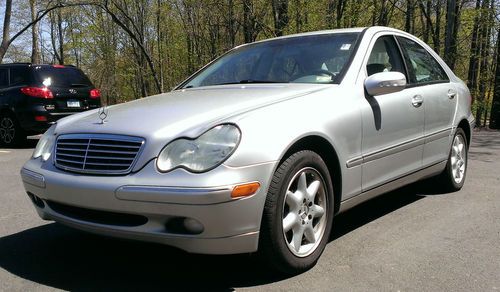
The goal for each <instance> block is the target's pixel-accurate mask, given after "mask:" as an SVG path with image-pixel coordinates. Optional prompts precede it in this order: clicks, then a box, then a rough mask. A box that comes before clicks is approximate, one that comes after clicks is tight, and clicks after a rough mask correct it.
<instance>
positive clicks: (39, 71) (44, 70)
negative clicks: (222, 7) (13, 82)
mask: <svg viewBox="0 0 500 292" xmlns="http://www.w3.org/2000/svg"><path fill="white" fill-rule="evenodd" d="M35 76H36V79H37V80H38V81H39V82H41V83H42V84H43V85H45V86H56V87H90V86H92V82H90V80H89V78H88V77H87V76H86V75H85V74H84V73H83V72H82V71H81V70H80V69H78V68H74V67H62V68H58V67H52V66H37V67H35Z"/></svg>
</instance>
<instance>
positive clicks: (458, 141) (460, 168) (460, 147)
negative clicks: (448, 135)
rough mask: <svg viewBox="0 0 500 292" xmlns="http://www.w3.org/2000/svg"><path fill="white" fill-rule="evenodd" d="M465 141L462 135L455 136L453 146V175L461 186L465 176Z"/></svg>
mask: <svg viewBox="0 0 500 292" xmlns="http://www.w3.org/2000/svg"><path fill="white" fill-rule="evenodd" d="M465 148H466V146H465V141H464V138H463V137H462V136H461V135H457V136H455V139H453V145H452V146H451V173H452V175H453V180H454V181H455V183H457V184H460V183H461V182H462V180H463V179H464V176H465V167H466V163H467V151H466V149H465Z"/></svg>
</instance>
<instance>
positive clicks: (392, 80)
mask: <svg viewBox="0 0 500 292" xmlns="http://www.w3.org/2000/svg"><path fill="white" fill-rule="evenodd" d="M405 88H406V77H405V75H404V74H403V73H400V72H380V73H375V74H373V75H371V76H368V77H367V78H366V79H365V89H366V92H368V94H369V95H371V96H377V95H382V94H388V93H394V92H398V91H401V90H403V89H405Z"/></svg>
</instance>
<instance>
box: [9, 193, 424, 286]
mask: <svg viewBox="0 0 500 292" xmlns="http://www.w3.org/2000/svg"><path fill="white" fill-rule="evenodd" d="M421 193H422V189H421V187H420V184H418V185H412V186H409V187H405V188H402V189H399V190H396V191H394V192H391V193H388V194H386V195H383V196H381V197H378V198H375V199H373V200H371V201H369V202H366V203H364V204H362V205H360V206H358V207H356V208H353V209H351V210H349V211H347V212H345V213H343V214H341V215H339V216H338V217H336V218H335V223H334V231H333V234H332V236H331V239H330V240H331V241H334V240H335V239H336V238H339V237H341V236H342V235H344V234H346V233H348V232H351V231H353V230H355V229H356V228H358V227H360V226H363V225H364V224H367V223H369V222H371V221H373V220H376V219H377V218H380V217H382V216H384V215H386V214H389V213H391V212H393V211H395V210H397V209H399V208H402V207H404V206H406V205H408V204H411V203H413V202H415V201H417V200H419V199H422V198H424V196H422V195H420V194H421ZM424 195H426V194H424ZM329 244H335V243H334V242H331V243H329ZM0 267H1V268H3V269H5V270H7V271H9V272H10V273H12V274H14V275H17V276H19V277H21V278H24V279H27V280H30V281H33V282H36V283H40V284H43V285H47V286H51V287H55V288H60V289H65V290H97V289H99V290H139V289H147V290H166V289H169V288H173V287H177V288H182V289H184V290H185V289H195V288H202V289H203V290H223V291H227V290H233V287H244V286H256V285H262V284H266V283H272V282H277V281H280V280H283V277H281V276H278V275H276V274H273V273H272V272H270V271H268V270H266V269H265V267H263V265H262V264H261V263H260V262H259V261H258V257H257V256H255V255H246V254H244V255H230V256H208V255H194V254H188V253H185V252H182V251H180V250H177V249H174V248H171V247H167V246H163V245H157V244H150V243H142V242H133V241H125V240H118V239H113V238H106V237H101V236H97V235H92V234H87V233H83V232H80V231H76V230H73V229H69V228H67V227H64V226H61V225H59V224H56V223H51V224H47V225H43V226H40V227H35V228H32V229H28V230H25V231H22V232H19V233H16V234H13V235H9V236H5V237H3V238H0Z"/></svg>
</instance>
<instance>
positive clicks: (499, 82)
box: [490, 29, 500, 129]
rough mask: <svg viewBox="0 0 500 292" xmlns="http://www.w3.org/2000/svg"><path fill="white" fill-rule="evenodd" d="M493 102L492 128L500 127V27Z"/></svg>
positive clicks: (491, 113)
mask: <svg viewBox="0 0 500 292" xmlns="http://www.w3.org/2000/svg"><path fill="white" fill-rule="evenodd" d="M493 92H494V93H493V100H492V102H491V112H490V128H492V129H500V29H498V32H497V44H496V69H495V83H494V90H493Z"/></svg>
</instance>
